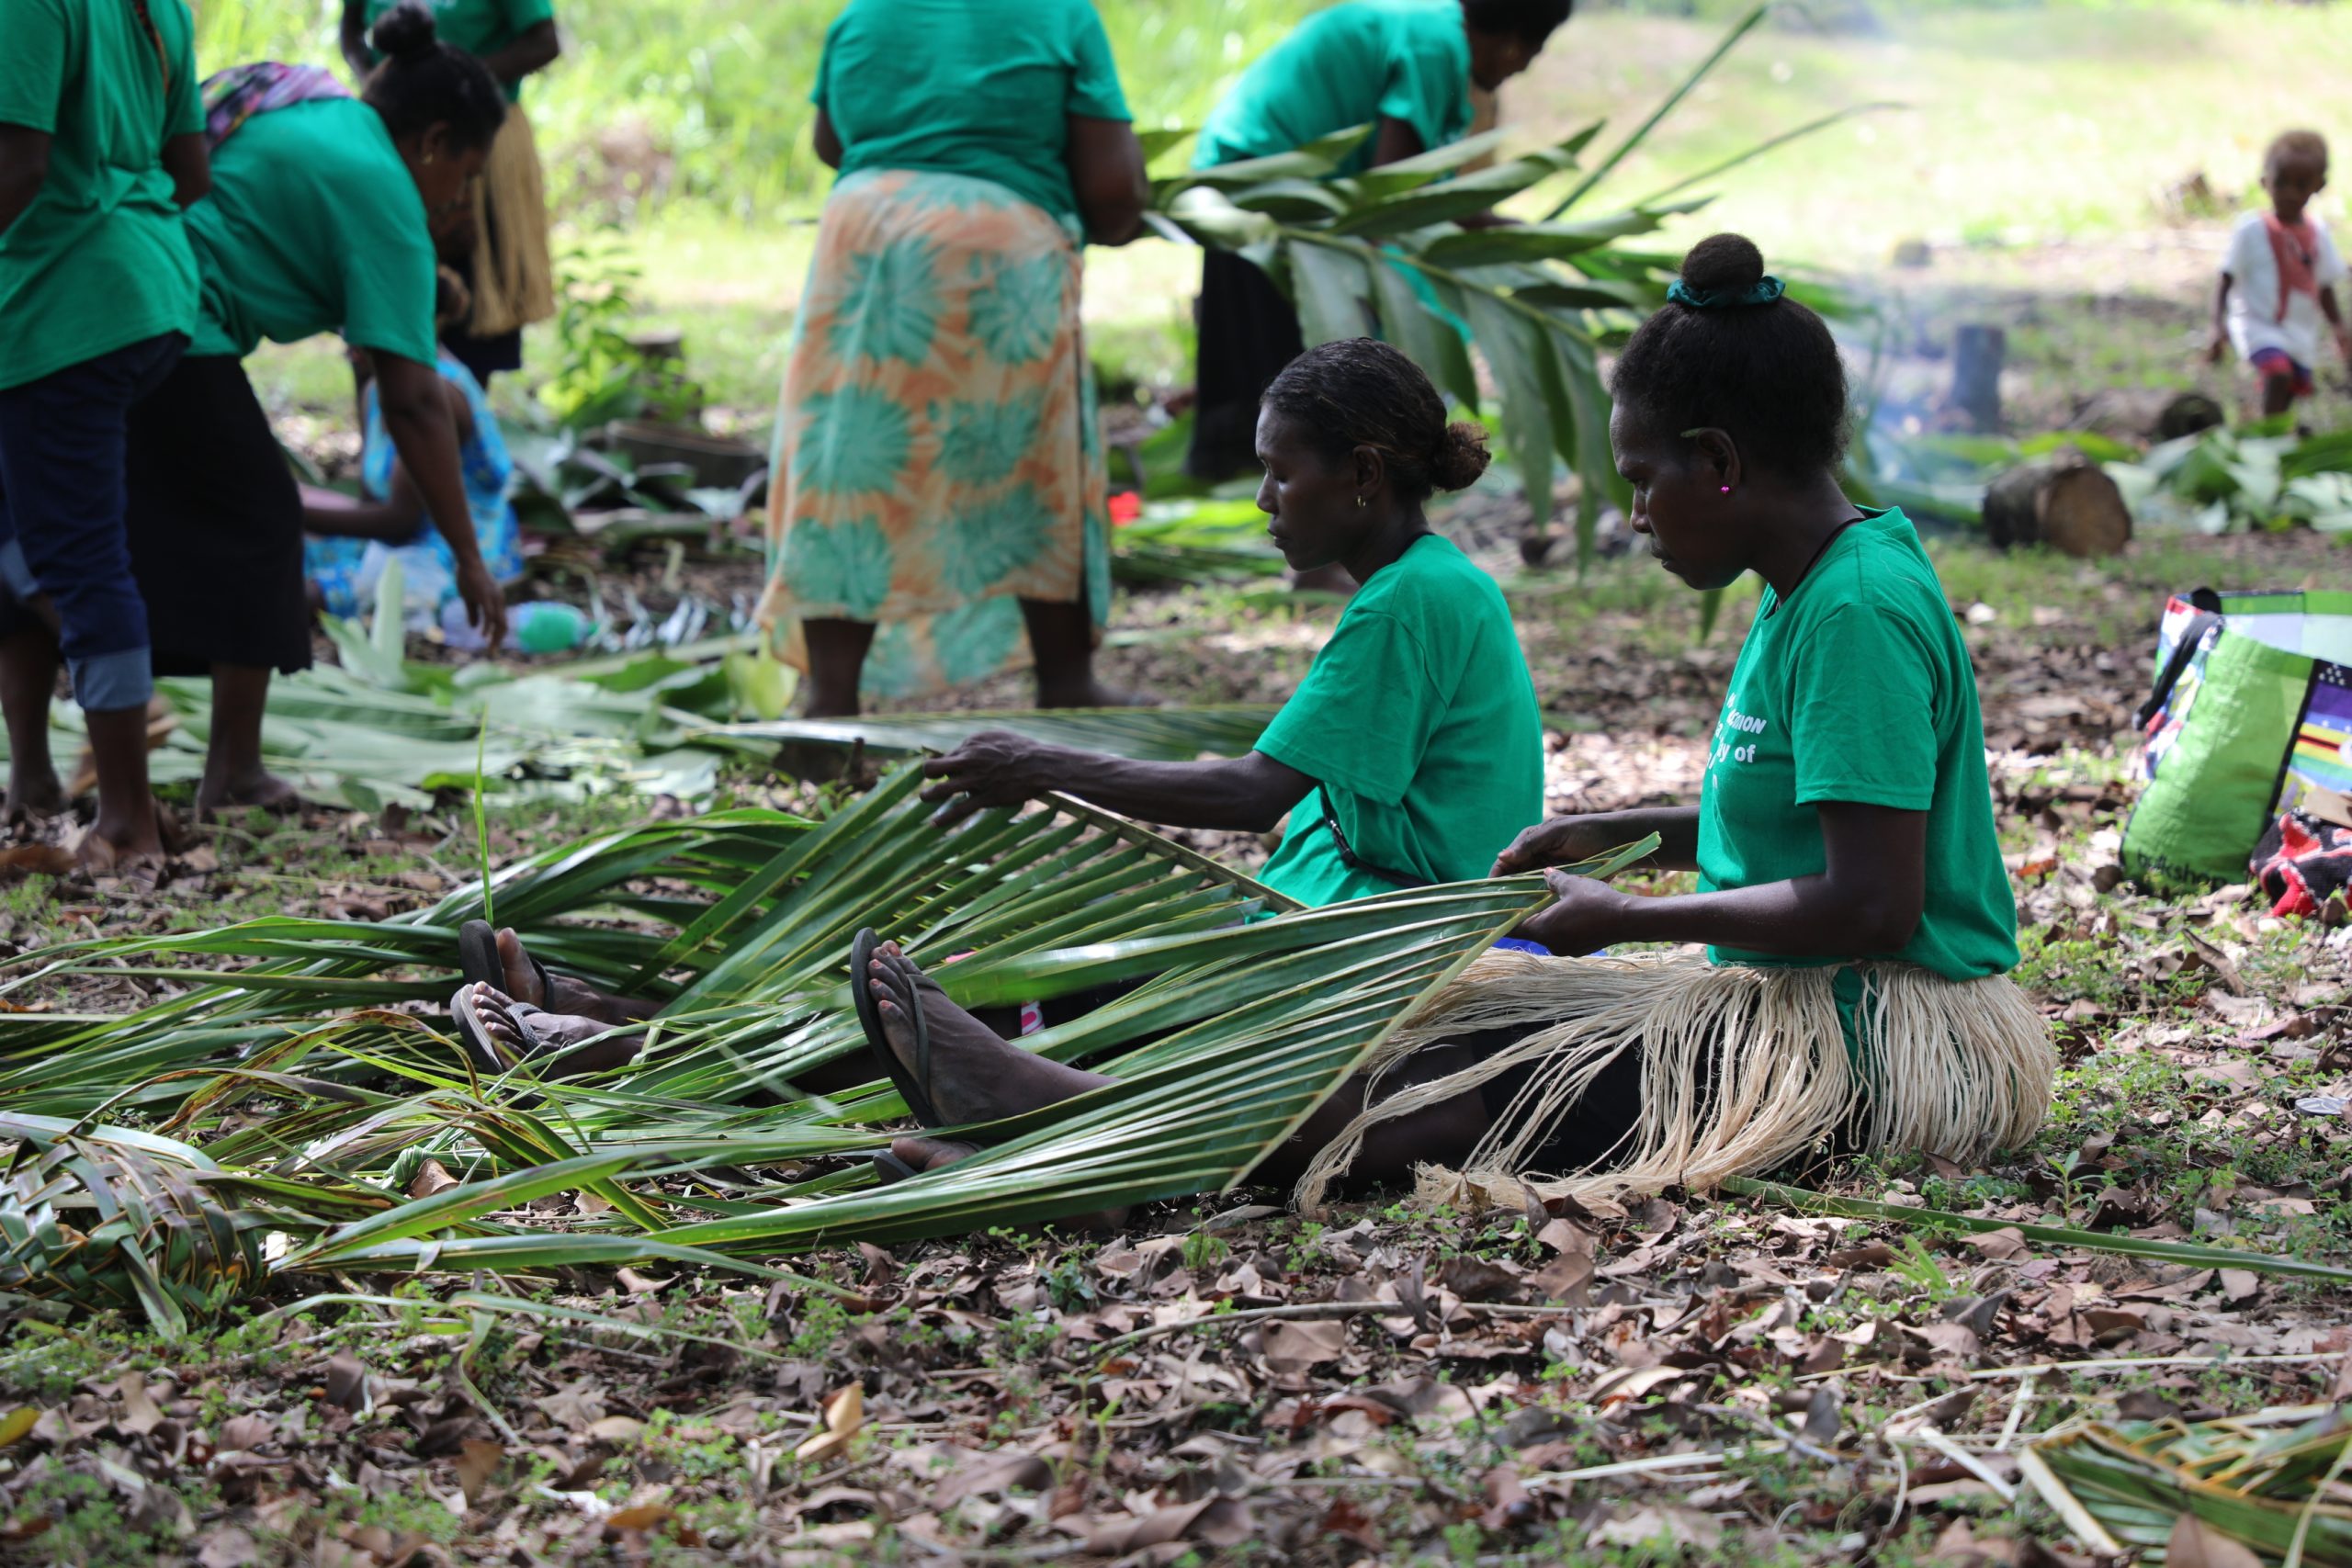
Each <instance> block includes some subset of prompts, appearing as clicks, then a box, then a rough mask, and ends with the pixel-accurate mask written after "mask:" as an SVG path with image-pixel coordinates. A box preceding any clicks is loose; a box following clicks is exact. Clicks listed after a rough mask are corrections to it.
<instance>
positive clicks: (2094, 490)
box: [1985, 452, 2131, 559]
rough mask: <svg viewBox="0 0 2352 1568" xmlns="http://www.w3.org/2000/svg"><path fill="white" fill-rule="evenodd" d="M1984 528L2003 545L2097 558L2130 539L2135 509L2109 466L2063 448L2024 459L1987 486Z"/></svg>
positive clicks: (2123, 544)
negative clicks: (2038, 547)
mask: <svg viewBox="0 0 2352 1568" xmlns="http://www.w3.org/2000/svg"><path fill="white" fill-rule="evenodd" d="M1985 534H1986V535H1987V536H1989V537H1990V538H1991V539H1992V541H1993V543H1995V544H1996V545H1998V546H1999V547H2001V548H2003V549H2007V548H2008V547H2010V546H2012V545H2033V544H2042V545H2048V546H2049V547H2051V548H2052V549H2053V550H2057V551H2059V552H2061V553H2062V554H2064V555H2070V556H2077V557H2081V558H2086V559H2096V558H2099V557H2101V556H2111V555H2113V554H2115V553H2116V552H2117V551H2118V550H2120V549H2121V548H2122V547H2124V546H2125V545H2126V544H2127V543H2129V542H2130V541H2131V508H2130V507H2128V506H2126V505H2124V504H2123V492H2122V491H2119V490H2117V489H2116V488H2115V481H2114V480H2113V479H2109V478H2108V477H2107V471H2106V470H2105V469H2104V468H2100V467H2099V466H2098V464H2096V463H2094V462H2092V461H2090V460H2089V459H2088V458H2086V457H2084V456H2083V455H2082V454H2081V453H2079V452H2064V453H2059V454H2057V455H2056V456H2053V457H2042V458H2038V459H2036V460H2035V461H2033V462H2030V463H2024V464H2020V465H2019V466H2018V467H2017V468H2011V469H2010V470H2009V471H2008V472H2007V473H2006V474H2003V475H2001V476H2000V477H1999V478H1997V479H1995V480H1994V481H1993V482H1992V483H1991V484H1989V485H1986V486H1985Z"/></svg>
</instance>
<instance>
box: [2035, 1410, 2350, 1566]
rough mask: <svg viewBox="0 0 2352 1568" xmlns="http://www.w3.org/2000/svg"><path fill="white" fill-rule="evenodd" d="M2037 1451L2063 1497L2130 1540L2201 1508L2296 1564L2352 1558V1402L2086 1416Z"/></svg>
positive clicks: (2169, 1532)
mask: <svg viewBox="0 0 2352 1568" xmlns="http://www.w3.org/2000/svg"><path fill="white" fill-rule="evenodd" d="M2031 1452H2032V1453H2033V1454H2034V1455H2035V1456H2036V1457H2038V1458H2039V1459H2040V1460H2041V1462H2042V1464H2043V1465H2045V1466H2047V1467H2048V1471H2049V1472H2050V1473H2051V1475H2052V1476H2054V1477H2055V1479H2056V1484H2057V1486H2058V1487H2059V1488H2061V1489H2062V1491H2063V1495H2062V1496H2060V1497H2057V1498H2053V1499H2052V1500H2053V1501H2054V1502H2057V1503H2058V1504H2059V1505H2060V1506H2062V1507H2064V1506H2066V1504H2067V1503H2068V1502H2069V1501H2071V1502H2072V1503H2073V1504H2074V1505H2075V1506H2079V1507H2080V1508H2081V1509H2082V1510H2083V1511H2085V1512H2086V1513H2087V1514H2088V1516H2089V1517H2090V1518H2091V1519H2092V1520H2094V1521H2096V1523H2097V1525H2098V1528H2099V1529H2104V1530H2105V1531H2107V1533H2108V1534H2109V1535H2110V1536H2111V1537H2113V1538H2114V1540H2116V1541H2117V1542H2119V1543H2121V1544H2122V1545H2123V1546H2125V1547H2127V1548H2149V1547H2161V1546H2164V1545H2165V1544H2166V1543H2167V1542H2168V1541H2170V1540H2173V1539H2174V1531H2175V1530H2176V1529H2177V1528H2178V1526H2179V1521H2180V1519H2181V1517H2182V1516H2184V1515H2189V1516H2194V1517H2196V1518H2197V1519H2198V1520H2199V1521H2200V1522H2201V1523H2202V1524H2203V1525H2205V1526H2206V1527H2208V1528H2209V1529H2213V1530H2218V1531H2219V1532H2221V1533H2222V1535H2225V1536H2228V1537H2230V1538H2231V1539H2232V1540H2236V1541H2239V1542H2242V1543H2243V1544H2245V1545H2246V1546H2248V1547H2251V1548H2253V1549H2254V1550H2255V1551H2258V1552H2260V1553H2262V1555H2263V1556H2264V1557H2266V1558H2268V1559H2270V1560H2273V1561H2278V1562H2285V1563H2287V1564H2288V1565H2289V1568H2301V1565H2306V1564H2307V1565H2309V1568H2352V1480H2347V1479H2346V1471H2347V1468H2352V1406H2346V1405H2342V1404H2338V1405H2335V1406H2328V1405H2309V1406H2302V1407H2299V1408H2294V1409H2283V1410H2265V1411H2261V1412H2259V1413H2257V1414H2256V1415H2253V1416H2236V1417H2229V1418H2225V1419H2222V1420H2215V1421H2181V1420H2178V1419H2168V1420H2161V1421H2117V1422H2103V1421H2089V1422H2082V1423H2078V1424H2075V1425H2073V1426H2070V1427H2064V1428H2062V1429H2060V1430H2059V1431H2057V1432H2055V1433H2052V1435H2051V1436H2049V1437H2047V1438H2042V1439H2041V1441H2039V1442H2037V1443H2036V1444H2035V1445H2034V1446H2033V1448H2032V1450H2031ZM2046 1484H2047V1483H2045V1486H2046ZM2068 1511H2069V1512H2071V1511H2072V1510H2071V1509H2069V1510H2068Z"/></svg>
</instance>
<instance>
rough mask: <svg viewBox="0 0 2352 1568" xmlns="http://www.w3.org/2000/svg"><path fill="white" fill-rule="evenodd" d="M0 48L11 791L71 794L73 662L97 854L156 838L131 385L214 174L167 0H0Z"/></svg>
mask: <svg viewBox="0 0 2352 1568" xmlns="http://www.w3.org/2000/svg"><path fill="white" fill-rule="evenodd" d="M5 16H6V24H5V31H6V48H5V49H0V705H4V706H5V707H6V710H7V723H8V730H9V739H10V745H9V771H8V774H9V776H8V797H7V812H8V814H9V815H10V816H12V817H13V816H15V815H16V814H17V813H19V812H24V813H32V812H48V811H54V810H57V809H60V808H62V807H63V806H64V804H65V798H64V791H63V790H62V788H60V786H59V784H58V780H57V771H56V768H55V767H54V765H53V764H52V763H51V760H50V756H49V750H48V732H49V703H50V694H51V692H52V691H53V690H54V689H55V687H56V684H57V665H58V660H59V657H60V655H61V653H62V656H63V658H64V660H65V662H66V664H67V665H68V667H69V668H70V669H71V670H72V671H73V677H74V700H75V701H77V702H78V703H79V704H80V705H81V706H82V712H83V722H84V725H85V728H87V730H88V732H89V737H90V750H91V753H92V758H93V760H94V761H95V762H96V768H97V781H98V814H97V820H96V822H95V823H94V824H93V825H92V828H91V830H90V832H89V833H88V834H86V835H85V837H84V838H83V840H82V843H81V847H80V855H81V859H82V861H83V863H84V864H85V865H87V866H88V867H90V868H91V869H92V870H94V871H100V872H112V873H117V874H122V873H131V874H142V875H143V874H146V873H147V872H148V871H149V870H150V869H151V868H152V867H153V864H154V863H156V862H157V861H159V860H160V859H161V857H162V854H163V850H164V844H163V837H162V833H161V829H160V826H159V823H158V820H157V815H156V810H155V805H154V800H153V796H152V795H150V794H149V793H148V784H147V700H148V697H149V695H150V694H151V693H152V692H153V686H154V682H153V675H152V673H151V671H150V668H149V661H148V656H147V616H146V610H145V607H144V606H143V605H142V604H141V603H140V599H139V587H138V583H137V581H135V580H134V579H133V577H132V576H131V571H130V557H129V554H128V552H127V550H126V547H125V545H124V533H123V515H122V474H123V463H124V443H125V441H126V439H127V435H126V429H127V424H128V420H129V416H130V406H131V405H132V404H133V403H135V402H137V401H138V400H140V399H141V397H143V396H145V395H146V394H147V393H148V392H149V391H150V390H152V389H153V388H154V386H155V385H156V384H157V383H158V382H159V381H161V380H162V379H163V378H164V375H165V374H166V373H167V372H168V371H169V370H170V369H171V367H172V366H173V364H174V363H175V361H177V359H178V358H179V355H180V350H181V349H182V348H184V347H186V346H187V336H188V333H189V330H190V329H191V328H192V327H194V325H195V324H196V260H195V258H194V256H192V255H191V254H189V252H188V244H187V233H186V231H185V230H184V228H183V226H182V224H181V221H180V211H181V209H183V208H185V207H186V206H187V204H188V203H189V202H191V201H194V200H195V199H196V198H197V197H199V196H201V195H203V193H204V186H205V183H206V181H207V179H208V178H209V175H208V173H207V170H206V165H205V155H204V139H203V137H202V135H201V134H200V132H201V130H202V129H203V125H202V107H201V105H200V103H199V102H198V97H197V90H196V59H195V53H194V48H193V39H194V34H195V23H194V21H193V20H192V19H191V18H190V17H189V15H188V12H187V7H186V6H183V5H181V4H180V3H179V0H140V3H139V4H138V5H137V6H130V5H126V4H124V3H123V0H21V3H18V0H12V3H10V4H8V5H7V6H6V11H5Z"/></svg>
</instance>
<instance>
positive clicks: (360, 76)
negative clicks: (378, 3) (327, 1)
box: [338, 0, 376, 82]
mask: <svg viewBox="0 0 2352 1568" xmlns="http://www.w3.org/2000/svg"><path fill="white" fill-rule="evenodd" d="M338 41H339V42H341V44H342V45H343V62H344V63H345V65H348V66H350V67H351V74H352V76H353V77H354V78H355V79H356V80H357V81H361V82H365V81H366V80H368V73H369V72H370V71H373V70H374V69H376V61H375V52H376V51H374V50H372V49H369V48H368V0H343V27H342V28H341V31H340V33H339V35H338Z"/></svg>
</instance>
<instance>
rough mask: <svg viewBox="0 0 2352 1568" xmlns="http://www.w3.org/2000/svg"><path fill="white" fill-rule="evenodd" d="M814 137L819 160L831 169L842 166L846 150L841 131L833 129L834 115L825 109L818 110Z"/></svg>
mask: <svg viewBox="0 0 2352 1568" xmlns="http://www.w3.org/2000/svg"><path fill="white" fill-rule="evenodd" d="M813 137H814V140H815V141H816V143H817V161H818V162H819V163H820V164H824V165H825V167H827V168H829V169H838V168H840V167H841V166H842V155H843V151H844V150H843V148H842V137H841V132H840V131H837V130H834V129H833V117H832V116H831V115H830V114H827V113H826V112H825V111H824V110H823V109H819V110H818V111H817V129H816V130H815V131H814V132H813Z"/></svg>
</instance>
